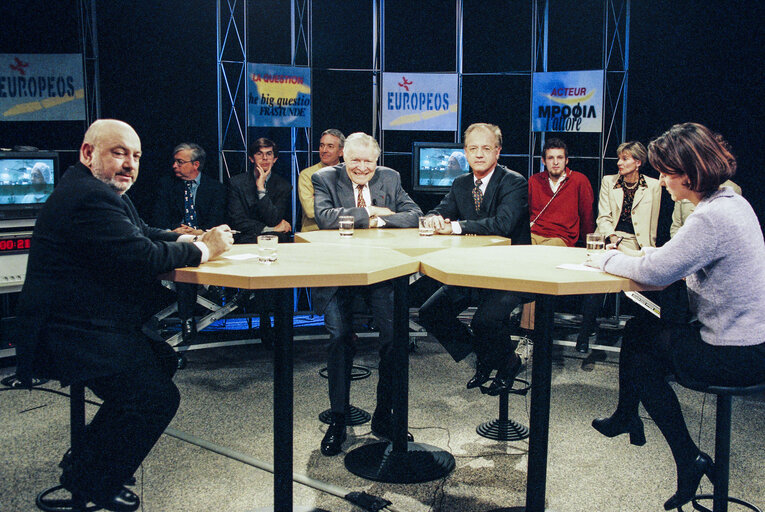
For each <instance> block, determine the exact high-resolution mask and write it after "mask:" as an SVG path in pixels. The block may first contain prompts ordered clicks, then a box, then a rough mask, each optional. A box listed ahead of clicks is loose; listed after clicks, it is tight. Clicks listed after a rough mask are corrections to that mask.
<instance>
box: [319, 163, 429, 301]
mask: <svg viewBox="0 0 765 512" xmlns="http://www.w3.org/2000/svg"><path fill="white" fill-rule="evenodd" d="M311 182H312V183H313V188H314V214H315V216H316V223H317V224H318V225H319V229H337V228H338V217H340V216H341V215H352V216H353V218H354V219H355V222H354V226H355V227H357V228H368V227H369V214H368V213H367V211H366V209H364V208H358V207H357V206H356V196H355V194H354V185H353V182H352V181H351V179H350V178H349V177H348V174H347V173H346V171H345V164H339V165H336V166H334V167H327V168H325V169H322V170H320V171H318V172H316V173H315V174H314V175H313V176H311ZM369 192H370V195H371V196H372V205H370V206H382V207H385V208H389V209H390V210H392V211H394V212H396V213H394V214H393V215H388V216H387V217H385V226H384V227H385V228H415V227H417V222H418V221H417V218H418V217H421V216H422V210H420V207H419V206H417V203H415V202H414V201H412V198H411V197H409V194H407V193H406V191H404V189H403V188H402V187H401V176H400V175H399V173H398V172H396V171H394V170H393V169H390V168H388V167H377V169H376V170H375V175H374V177H373V178H372V179H371V180H370V181H369ZM336 292H337V287H328V288H314V289H313V293H312V298H313V309H314V311H315V312H316V313H318V314H322V313H323V312H324V309H325V308H326V307H327V304H329V301H330V300H331V299H332V297H333V296H334V295H335V293H336Z"/></svg>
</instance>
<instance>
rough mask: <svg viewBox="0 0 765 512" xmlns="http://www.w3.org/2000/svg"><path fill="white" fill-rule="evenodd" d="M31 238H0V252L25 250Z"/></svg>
mask: <svg viewBox="0 0 765 512" xmlns="http://www.w3.org/2000/svg"><path fill="white" fill-rule="evenodd" d="M30 242H31V238H11V239H8V240H0V252H9V251H25V250H27V249H29V244H30Z"/></svg>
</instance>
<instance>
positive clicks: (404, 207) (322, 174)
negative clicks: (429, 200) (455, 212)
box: [311, 164, 422, 229]
mask: <svg viewBox="0 0 765 512" xmlns="http://www.w3.org/2000/svg"><path fill="white" fill-rule="evenodd" d="M311 182H312V183H313V188H314V193H313V194H314V195H313V197H314V213H315V215H316V223H317V224H318V225H319V229H337V228H338V217H340V216H341V215H352V216H353V218H354V219H355V223H354V226H355V227H357V228H368V227H369V215H368V214H367V211H366V210H365V209H364V208H358V207H356V195H355V193H354V184H353V182H352V181H351V179H350V178H349V177H348V174H347V173H346V171H345V164H339V165H336V166H334V167H328V168H325V169H322V170H320V171H318V172H316V173H315V174H314V175H313V176H311ZM369 192H370V195H371V196H372V204H371V205H369V206H383V207H385V208H389V209H391V210H392V211H394V212H396V213H395V214H393V215H389V216H387V217H385V227H386V228H416V227H417V218H418V217H421V216H422V210H420V207H419V206H417V203H415V202H414V201H412V198H411V197H409V194H407V193H406V192H405V191H404V189H403V188H402V187H401V176H400V175H399V173H398V172H396V171H394V170H393V169H391V168H389V167H377V170H376V171H375V175H374V177H373V178H372V179H371V180H370V181H369Z"/></svg>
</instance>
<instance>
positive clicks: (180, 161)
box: [173, 158, 194, 166]
mask: <svg viewBox="0 0 765 512" xmlns="http://www.w3.org/2000/svg"><path fill="white" fill-rule="evenodd" d="M193 161H194V160H181V159H180V158H174V159H173V163H175V164H178V165H179V166H180V165H183V164H190V163H191V162H193Z"/></svg>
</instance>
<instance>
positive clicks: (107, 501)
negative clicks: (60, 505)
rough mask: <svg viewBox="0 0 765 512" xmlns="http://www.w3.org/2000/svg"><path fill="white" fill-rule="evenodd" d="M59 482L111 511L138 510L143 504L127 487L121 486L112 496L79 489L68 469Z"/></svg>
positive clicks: (131, 511)
mask: <svg viewBox="0 0 765 512" xmlns="http://www.w3.org/2000/svg"><path fill="white" fill-rule="evenodd" d="M59 482H61V485H62V486H63V487H64V489H66V490H67V491H69V492H71V493H73V494H74V493H77V494H80V495H82V496H83V497H84V498H85V499H86V500H88V501H91V502H93V503H95V504H96V505H98V506H99V507H101V508H103V509H105V510H110V511H111V512H133V511H134V510H138V507H139V506H140V505H141V500H140V499H139V498H138V496H137V495H136V494H135V493H134V492H132V491H131V490H130V489H126V488H125V487H122V488H120V490H118V491H117V492H116V493H115V494H113V495H112V496H101V495H95V494H92V493H89V492H87V491H83V490H81V489H79V488H78V487H77V486H76V485H75V482H74V481H73V480H72V478H71V476H70V474H69V473H67V472H66V471H65V472H64V473H62V474H61V477H60V478H59Z"/></svg>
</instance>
